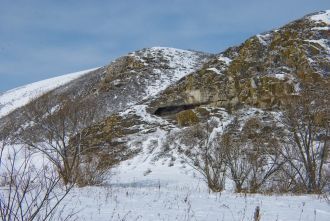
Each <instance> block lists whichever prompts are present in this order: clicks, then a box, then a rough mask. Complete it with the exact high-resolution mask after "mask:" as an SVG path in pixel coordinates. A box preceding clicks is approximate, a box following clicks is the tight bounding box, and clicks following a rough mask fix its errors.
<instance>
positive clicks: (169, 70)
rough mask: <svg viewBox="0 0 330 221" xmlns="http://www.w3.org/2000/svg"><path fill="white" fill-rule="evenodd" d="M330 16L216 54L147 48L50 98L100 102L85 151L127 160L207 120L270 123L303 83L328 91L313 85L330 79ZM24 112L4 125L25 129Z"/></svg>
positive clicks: (298, 22)
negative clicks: (116, 156) (172, 135)
mask: <svg viewBox="0 0 330 221" xmlns="http://www.w3.org/2000/svg"><path fill="white" fill-rule="evenodd" d="M328 14H329V13H328V12H319V13H316V14H311V15H307V16H305V17H303V18H301V19H299V20H296V21H293V22H291V23H289V24H287V25H285V26H283V27H282V28H279V29H277V30H272V31H269V32H266V33H263V34H259V35H256V36H253V37H251V38H249V39H248V40H246V41H245V42H244V43H242V44H241V45H239V46H235V47H231V48H228V49H227V50H225V51H224V52H221V53H219V54H208V53H202V52H195V51H187V50H180V49H173V48H161V47H155V48H149V49H142V50H139V51H136V52H133V53H130V54H128V55H127V56H124V57H121V58H119V59H117V60H115V61H113V62H112V63H110V64H109V65H106V66H104V67H102V68H99V69H98V70H95V71H93V72H91V73H90V74H87V75H84V76H83V77H81V78H78V79H76V80H74V81H72V82H70V83H69V84H67V85H64V86H61V87H59V88H56V89H55V90H53V91H51V92H50V95H51V96H63V94H66V95H69V96H70V97H71V98H72V99H77V100H81V99H82V100H84V99H93V100H95V103H96V106H97V114H98V118H97V120H96V121H94V122H90V124H89V125H86V127H85V128H83V129H82V131H81V134H83V139H84V140H83V146H86V147H87V146H88V147H91V146H92V147H94V149H99V150H102V151H106V152H111V151H113V153H121V154H123V155H124V156H132V155H134V154H137V153H138V152H139V151H143V148H144V147H145V146H148V145H149V146H157V145H158V146H161V145H162V144H161V143H162V140H163V139H165V138H166V137H167V136H169V135H170V134H173V133H176V132H177V131H179V130H181V129H182V128H183V127H189V126H192V125H194V124H195V123H196V122H202V121H206V120H209V119H210V118H215V119H217V121H218V122H220V124H221V125H222V126H223V127H225V125H226V122H227V123H228V122H229V121H231V120H233V119H238V122H240V121H242V122H243V121H245V120H246V119H247V118H249V117H255V116H261V117H260V120H261V121H263V122H268V121H269V122H270V121H272V120H270V119H272V117H274V116H273V115H274V113H275V112H276V113H278V112H279V111H280V108H281V105H282V103H283V99H284V98H286V97H287V96H297V95H299V91H300V90H301V87H302V86H303V85H304V84H310V85H315V87H314V89H315V90H329V88H318V87H317V86H316V85H318V84H319V82H329V73H330V43H329V37H330V36H329V35H330V32H329V15H328ZM37 99H38V98H37ZM55 100H56V99H55ZM32 102H34V101H32ZM50 105H53V106H54V107H56V105H57V104H56V102H52V103H51V104H50ZM21 111H22V109H21V110H16V111H14V112H13V113H11V114H10V116H7V117H4V118H2V119H1V120H0V124H6V123H13V120H12V119H15V121H16V122H17V123H21V124H23V123H24V118H23V117H22V114H21ZM9 117H10V119H11V120H8V119H9ZM73 139H74V138H73ZM156 149H157V148H156ZM124 158H125V157H124ZM125 159H126V158H125Z"/></svg>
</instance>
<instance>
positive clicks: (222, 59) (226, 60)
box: [218, 54, 232, 65]
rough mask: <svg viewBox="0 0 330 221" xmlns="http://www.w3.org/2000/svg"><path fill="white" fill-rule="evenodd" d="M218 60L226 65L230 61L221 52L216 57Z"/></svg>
mask: <svg viewBox="0 0 330 221" xmlns="http://www.w3.org/2000/svg"><path fill="white" fill-rule="evenodd" d="M218 60H219V61H223V62H225V64H226V65H229V64H230V62H231V61H232V60H231V59H230V58H228V57H225V56H223V55H222V54H221V55H220V56H219V57H218Z"/></svg>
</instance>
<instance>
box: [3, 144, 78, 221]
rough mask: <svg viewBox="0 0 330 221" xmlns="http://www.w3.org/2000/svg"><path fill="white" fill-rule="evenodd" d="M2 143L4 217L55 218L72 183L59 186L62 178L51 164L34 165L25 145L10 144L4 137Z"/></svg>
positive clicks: (17, 220) (20, 220)
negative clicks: (8, 144) (7, 143)
mask: <svg viewBox="0 0 330 221" xmlns="http://www.w3.org/2000/svg"><path fill="white" fill-rule="evenodd" d="M1 145H2V146H1V152H0V183H1V185H0V190H1V191H0V218H1V220H3V221H25V220H31V221H32V220H52V219H55V220H56V219H57V218H58V216H57V215H55V214H56V212H57V211H58V209H59V207H60V204H61V202H62V201H63V199H64V198H65V197H66V196H67V195H68V193H69V192H70V190H71V188H72V187H73V186H72V185H67V186H61V185H59V184H60V180H61V179H60V177H59V176H58V174H57V173H56V172H54V170H53V168H52V167H51V166H47V165H46V164H42V165H39V166H35V162H34V163H33V156H32V154H31V152H30V151H28V150H27V149H26V148H23V147H20V146H7V145H6V141H5V140H3V141H1ZM38 161H40V159H38ZM38 163H40V162H38Z"/></svg>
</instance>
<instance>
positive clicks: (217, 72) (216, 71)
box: [206, 68, 223, 75]
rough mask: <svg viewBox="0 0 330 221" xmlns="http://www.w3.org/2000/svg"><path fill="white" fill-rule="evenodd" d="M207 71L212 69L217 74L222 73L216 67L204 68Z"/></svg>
mask: <svg viewBox="0 0 330 221" xmlns="http://www.w3.org/2000/svg"><path fill="white" fill-rule="evenodd" d="M206 70H208V71H213V72H214V73H216V74H218V75H223V73H221V72H220V71H219V70H218V69H216V68H208V69H206Z"/></svg>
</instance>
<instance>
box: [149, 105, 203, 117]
mask: <svg viewBox="0 0 330 221" xmlns="http://www.w3.org/2000/svg"><path fill="white" fill-rule="evenodd" d="M200 105H201V104H184V105H176V106H175V105H173V106H166V107H159V108H158V109H157V110H156V111H155V113H154V114H155V115H157V116H167V115H172V114H176V113H179V112H180V111H184V110H189V109H194V108H195V107H198V106H200Z"/></svg>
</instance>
